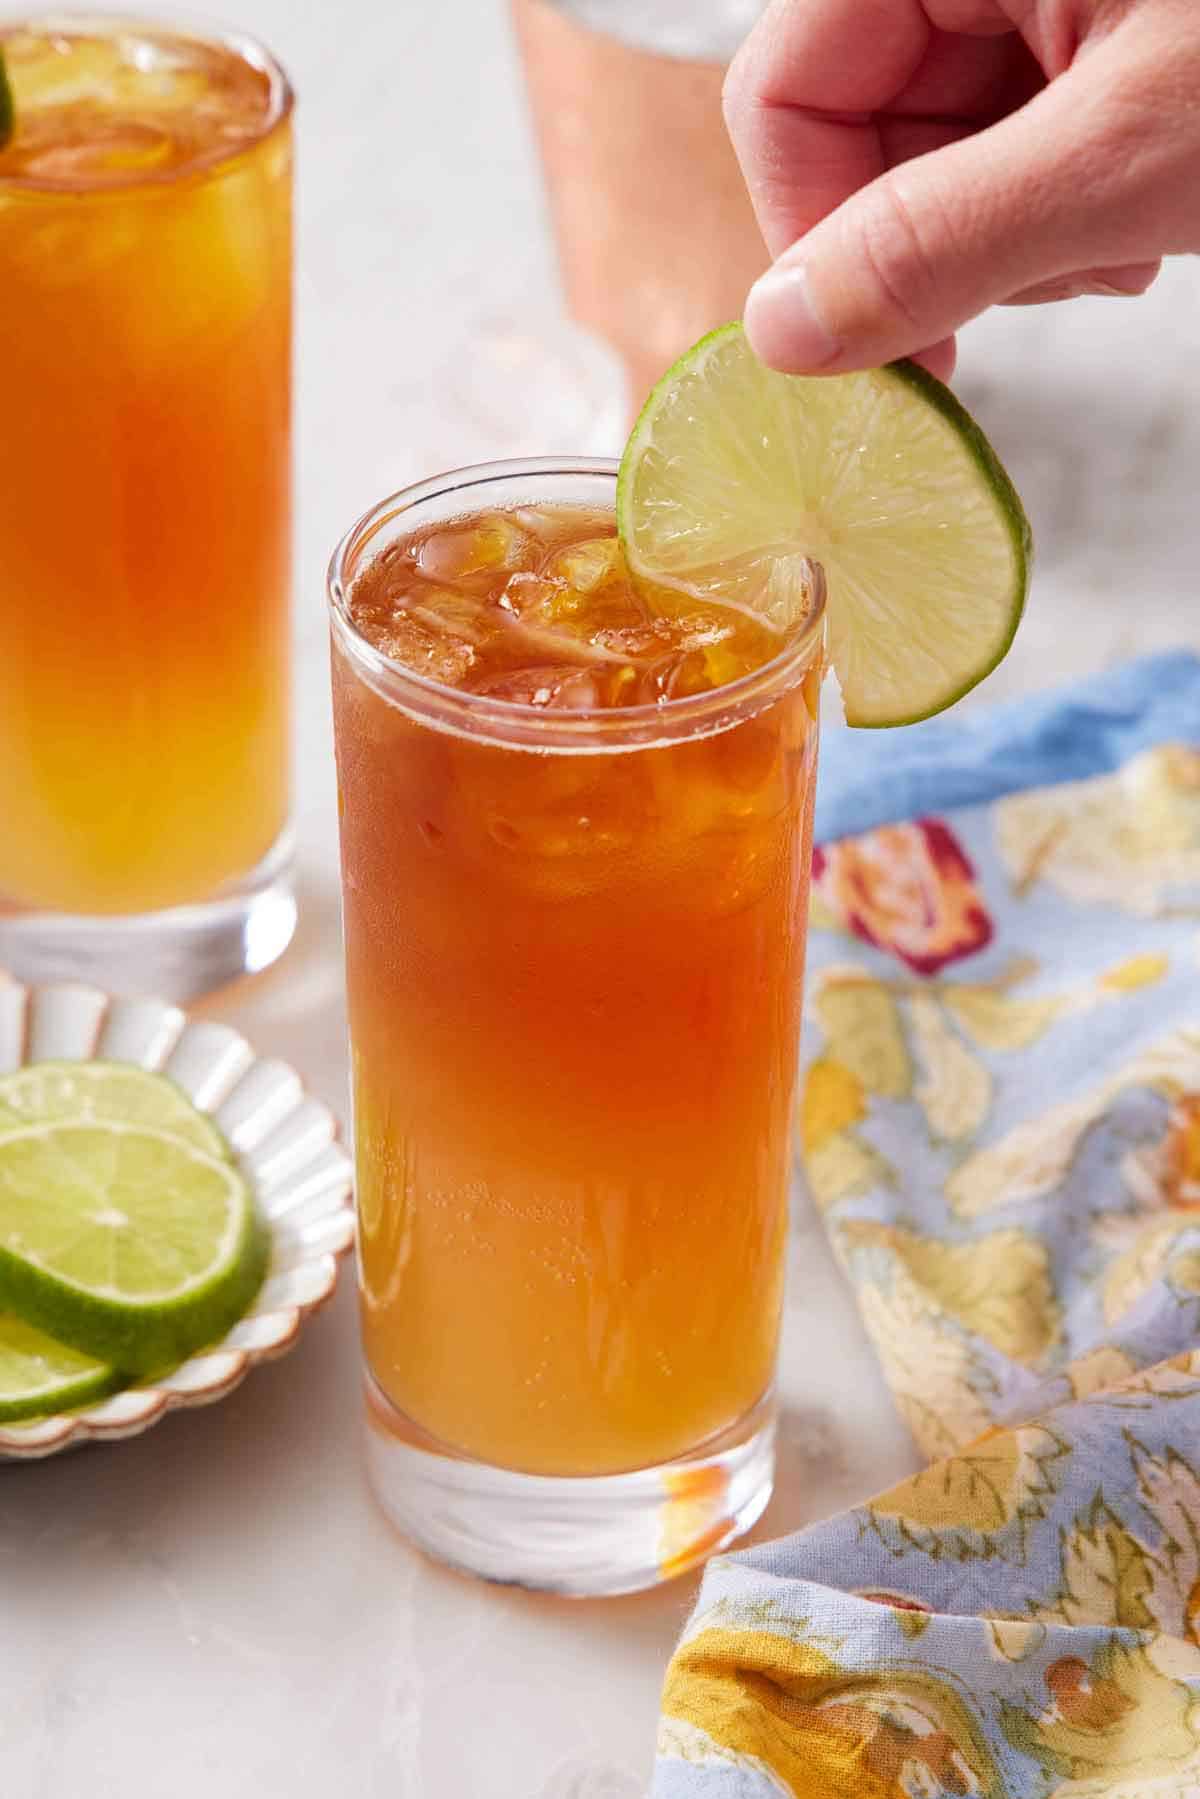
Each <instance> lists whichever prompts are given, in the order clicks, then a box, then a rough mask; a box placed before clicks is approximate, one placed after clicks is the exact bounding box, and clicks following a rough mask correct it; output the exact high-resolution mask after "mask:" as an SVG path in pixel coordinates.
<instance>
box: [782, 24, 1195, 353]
mask: <svg viewBox="0 0 1200 1799" xmlns="http://www.w3.org/2000/svg"><path fill="white" fill-rule="evenodd" d="M1107 60H1108V59H1107V58H1106V57H1103V56H1102V55H1100V54H1098V53H1095V52H1093V54H1092V55H1090V56H1088V57H1086V58H1083V59H1081V60H1079V61H1077V62H1076V63H1075V64H1073V65H1072V67H1071V69H1069V70H1068V71H1067V72H1066V73H1065V74H1063V75H1062V76H1060V77H1059V78H1058V79H1057V80H1055V81H1053V82H1052V83H1050V85H1049V86H1048V87H1046V88H1045V89H1043V91H1042V92H1041V93H1040V94H1039V95H1038V96H1037V97H1036V98H1035V99H1033V100H1031V101H1030V102H1029V103H1028V104H1027V105H1025V106H1024V107H1022V108H1021V109H1020V110H1019V111H1018V112H1015V113H1013V114H1011V115H1010V116H1009V117H1008V118H1007V119H1005V120H1003V121H1002V122H1001V123H1000V124H997V125H993V126H991V127H989V128H988V129H987V130H984V131H980V132H978V133H976V134H974V135H973V136H970V137H965V138H962V139H960V140H959V141H958V142H956V143H954V144H951V145H948V146H946V147H945V148H943V149H938V150H934V151H931V152H929V153H928V154H927V155H924V156H920V157H916V158H914V159H913V160H912V161H910V162H906V163H901V164H900V165H899V166H897V167H896V168H894V169H892V170H890V171H889V172H888V173H887V174H886V175H883V176H881V177H880V178H879V179H878V180H876V181H873V182H871V183H870V184H869V185H868V186H867V187H864V188H862V189H861V190H860V191H859V192H858V193H856V194H854V195H852V196H851V198H850V199H848V200H846V201H845V202H844V203H843V204H842V205H841V206H839V207H838V208H837V209H836V210H835V211H834V212H832V213H831V214H829V216H828V217H827V218H825V219H823V220H822V221H821V222H820V223H819V224H818V225H816V226H814V228H813V229H812V230H811V231H809V232H806V233H805V235H804V236H803V237H802V238H800V239H799V240H798V241H797V242H796V243H795V244H793V245H792V246H791V247H790V249H788V250H786V251H785V252H784V254H783V255H782V256H781V257H780V258H779V260H778V262H776V263H775V264H774V266H773V267H772V268H771V269H769V270H768V271H767V273H766V274H765V275H763V276H762V277H761V278H760V279H759V281H758V282H757V283H756V284H755V286H754V287H753V288H752V289H751V292H750V297H749V299H748V301H747V304H746V330H747V334H748V336H749V338H750V341H751V343H752V345H753V346H754V349H755V350H756V351H757V353H758V354H759V355H760V356H761V357H762V359H763V360H764V361H765V362H767V363H769V364H771V365H772V366H773V367H776V368H780V369H784V370H787V371H788V372H791V373H795V374H800V373H808V372H815V371H818V370H819V371H821V372H830V373H834V372H837V371H839V370H846V369H853V368H870V367H875V366H878V365H879V364H881V363H884V362H889V361H891V360H892V359H893V358H895V357H897V356H910V355H912V354H914V353H915V352H917V351H919V350H922V349H924V348H925V347H926V346H927V345H929V344H936V343H938V342H939V340H941V339H943V338H947V337H949V336H951V334H952V333H953V332H954V331H956V330H957V329H958V327H959V326H960V325H963V324H965V323H966V321H967V320H968V319H971V318H974V317H975V315H976V314H977V313H980V312H982V311H984V310H985V308H986V307H988V306H991V305H993V304H995V303H996V302H998V301H1003V300H1007V299H1010V298H1012V297H1014V296H1016V295H1024V294H1025V293H1026V292H1027V290H1029V289H1034V290H1036V289H1038V288H1040V287H1042V286H1043V285H1044V284H1053V283H1058V284H1059V285H1060V287H1061V285H1062V281H1063V278H1064V277H1069V276H1071V275H1072V274H1074V273H1076V272H1078V271H1080V270H1085V269H1087V270H1091V269H1103V268H1106V267H1116V266H1118V265H1129V264H1137V263H1148V264H1152V263H1153V261H1154V259H1155V258H1156V257H1157V255H1158V254H1159V253H1160V252H1161V251H1162V250H1163V249H1164V248H1166V247H1167V245H1166V244H1165V243H1161V242H1160V243H1158V244H1157V245H1156V244H1154V243H1153V242H1151V241H1150V240H1151V239H1152V238H1153V236H1154V231H1155V223H1156V221H1155V216H1154V215H1155V214H1156V213H1161V210H1162V208H1161V203H1159V204H1155V203H1153V200H1152V198H1151V196H1150V195H1145V196H1142V195H1139V193H1138V191H1137V190H1138V188H1140V187H1142V186H1144V185H1147V183H1148V182H1149V181H1150V180H1151V178H1152V177H1151V174H1150V172H1149V171H1147V168H1146V165H1147V162H1149V163H1151V164H1158V167H1157V171H1156V174H1157V180H1158V181H1159V182H1160V183H1161V181H1162V179H1163V175H1164V171H1163V168H1162V166H1161V159H1160V158H1157V157H1151V158H1149V159H1147V158H1146V157H1145V155H1144V153H1143V155H1142V156H1140V157H1135V156H1131V155H1130V154H1129V151H1130V148H1131V139H1132V138H1134V137H1135V136H1136V139H1137V141H1138V144H1139V148H1143V147H1144V145H1145V139H1146V135H1147V134H1149V135H1151V136H1154V135H1156V134H1157V132H1156V121H1155V119H1154V113H1153V107H1152V102H1151V103H1150V104H1149V105H1148V106H1147V108H1146V110H1143V106H1142V105H1138V106H1131V105H1130V104H1129V100H1130V96H1129V94H1128V93H1127V92H1124V91H1122V92H1121V93H1120V94H1119V99H1120V102H1121V103H1120V104H1118V103H1117V102H1118V94H1117V93H1116V92H1114V86H1115V83H1114V82H1112V81H1106V79H1105V71H1104V70H1103V69H1102V68H1101V67H1099V66H1098V65H1099V64H1101V63H1103V62H1106V61H1107ZM1174 142H1175V145H1176V147H1177V160H1178V165H1180V166H1182V165H1184V164H1185V162H1186V152H1185V149H1184V146H1183V144H1182V143H1181V142H1180V135H1179V134H1176V135H1175V137H1174ZM1191 153H1192V154H1194V146H1193V147H1192V151H1191ZM1170 160H1171V161H1173V162H1174V161H1176V155H1175V154H1172V155H1171V158H1170ZM1131 171H1137V172H1138V173H1134V174H1131ZM1160 191H1161V190H1160ZM1143 200H1145V201H1146V203H1145V204H1143ZM1162 222H1163V221H1161V220H1158V221H1157V223H1158V224H1160V225H1161V224H1162ZM1168 235H1169V233H1168ZM1152 273H1153V270H1152V268H1151V269H1148V270H1147V272H1146V280H1144V281H1142V283H1141V285H1142V286H1145V285H1146V284H1147V282H1148V280H1149V278H1150V277H1151V275H1152Z"/></svg>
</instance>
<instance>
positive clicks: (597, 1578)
mask: <svg viewBox="0 0 1200 1799" xmlns="http://www.w3.org/2000/svg"><path fill="white" fill-rule="evenodd" d="M366 1401H367V1469H368V1474H369V1477H370V1481H371V1485H372V1488H373V1489H374V1492H375V1496H376V1498H377V1499H378V1500H379V1503H380V1505H381V1506H382V1508H383V1510H384V1512H385V1513H386V1514H387V1516H388V1518H389V1519H390V1521H391V1522H392V1523H393V1524H394V1525H396V1527H397V1528H398V1529H399V1530H401V1531H402V1532H403V1533H404V1535H405V1536H406V1537H409V1538H410V1539H411V1540H412V1541H413V1542H414V1543H416V1544H417V1545H418V1547H419V1548H421V1549H424V1550H427V1551H428V1553H429V1554H430V1555H434V1556H436V1557H437V1558H438V1560H439V1561H443V1562H447V1563H449V1565H450V1566H451V1567H452V1568H457V1569H459V1570H460V1572H462V1573H465V1574H475V1575H478V1576H480V1577H481V1578H482V1579H483V1580H492V1581H499V1582H503V1583H505V1584H507V1585H510V1586H520V1587H533V1588H536V1589H538V1590H540V1591H542V1592H547V1593H560V1594H563V1595H565V1596H567V1597H569V1598H585V1597H597V1596H600V1595H603V1594H610V1595H611V1594H615V1593H634V1592H637V1591H639V1590H640V1589H641V1588H643V1587H653V1586H657V1585H658V1583H659V1582H660V1581H664V1580H673V1579H674V1578H675V1576H676V1575H677V1574H683V1573H685V1572H686V1571H687V1570H688V1569H689V1568H693V1567H695V1566H696V1564H697V1563H698V1562H702V1561H704V1560H705V1559H706V1558H707V1557H708V1556H710V1555H713V1554H714V1553H715V1552H716V1551H717V1550H719V1549H724V1548H725V1547H726V1546H727V1545H728V1544H729V1543H731V1542H732V1541H733V1540H734V1538H735V1537H739V1536H741V1534H742V1533H743V1531H746V1530H749V1528H750V1526H751V1525H752V1524H753V1523H754V1522H755V1521H756V1520H757V1518H758V1517H759V1516H760V1515H761V1513H762V1511H763V1508H764V1507H765V1505H766V1503H767V1501H768V1499H769V1498H770V1497H771V1486H772V1481H773V1479H774V1472H775V1402H774V1396H773V1395H772V1394H767V1395H766V1396H765V1397H764V1398H763V1399H761V1400H760V1401H759V1403H758V1404H757V1405H756V1406H755V1407H754V1408H753V1409H752V1410H751V1411H749V1412H747V1413H746V1414H745V1416H744V1417H742V1418H740V1419H739V1420H738V1422H737V1423H736V1424H735V1425H731V1426H730V1428H729V1429H728V1430H726V1431H723V1432H722V1433H721V1435H720V1436H719V1437H712V1438H710V1439H709V1441H708V1442H707V1443H705V1444H703V1445H702V1446H701V1448H699V1449H698V1450H696V1451H695V1452H694V1453H693V1454H692V1455H690V1456H686V1457H684V1458H682V1459H681V1460H679V1461H675V1462H666V1463H663V1464H662V1465H661V1466H659V1467H655V1468H638V1469H635V1470H634V1471H633V1472H631V1473H629V1474H604V1475H593V1476H584V1475H579V1476H549V1475H543V1474H516V1473H513V1472H512V1471H511V1470H510V1469H506V1468H492V1467H489V1466H488V1464H487V1463H485V1462H476V1461H472V1460H471V1459H470V1458H469V1457H467V1456H463V1455H460V1454H458V1453H457V1452H456V1451H455V1450H452V1449H448V1448H447V1447H446V1446H445V1445H444V1444H442V1443H439V1442H437V1440H436V1439H435V1438H433V1437H430V1436H428V1435H427V1434H426V1433H425V1432H424V1431H422V1430H421V1429H420V1428H419V1427H418V1426H417V1425H415V1424H413V1423H412V1421H411V1419H408V1418H406V1417H405V1416H404V1414H403V1413H402V1412H399V1411H397V1410H396V1408H395V1406H393V1405H392V1403H391V1401H390V1400H388V1399H387V1398H386V1397H385V1396H384V1394H383V1393H382V1392H381V1390H380V1388H379V1387H378V1385H377V1384H376V1382H375V1381H374V1380H373V1379H372V1378H371V1376H370V1375H369V1374H368V1375H367V1377H366Z"/></svg>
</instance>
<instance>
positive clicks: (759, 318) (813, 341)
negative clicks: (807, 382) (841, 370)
mask: <svg viewBox="0 0 1200 1799" xmlns="http://www.w3.org/2000/svg"><path fill="white" fill-rule="evenodd" d="M745 326H746V336H747V337H748V338H749V339H750V347H751V349H752V350H753V351H754V353H755V355H756V356H757V357H759V359H760V360H761V361H763V362H765V363H766V364H767V366H768V367H769V368H773V369H779V370H780V371H781V372H782V373H783V374H785V375H812V374H817V373H819V372H820V371H821V370H822V369H825V368H828V366H829V365H830V364H831V363H832V362H834V361H835V360H836V358H837V356H838V354H839V352H840V350H841V345H840V344H839V343H838V341H837V339H836V338H835V337H834V336H833V334H832V333H831V332H830V331H829V330H828V328H827V327H826V325H825V322H824V320H823V319H822V318H821V317H820V315H819V313H818V312H817V310H816V307H815V306H814V304H813V298H812V291H811V288H810V285H809V280H808V271H807V269H806V268H805V267H804V264H803V263H790V264H788V263H776V264H775V266H774V268H770V269H768V270H767V272H766V274H765V275H762V276H760V277H759V279H758V280H757V281H756V282H755V283H754V286H753V287H752V288H751V289H750V293H749V295H748V296H747V299H746V310H745Z"/></svg>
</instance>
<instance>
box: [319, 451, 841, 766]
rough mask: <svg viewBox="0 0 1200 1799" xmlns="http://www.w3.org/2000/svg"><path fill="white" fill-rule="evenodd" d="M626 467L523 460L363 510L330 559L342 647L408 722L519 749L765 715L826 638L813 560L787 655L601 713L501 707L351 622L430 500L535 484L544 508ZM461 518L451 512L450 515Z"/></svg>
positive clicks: (648, 739) (643, 742)
mask: <svg viewBox="0 0 1200 1799" xmlns="http://www.w3.org/2000/svg"><path fill="white" fill-rule="evenodd" d="M619 468H620V463H619V462H618V461H617V460H616V458H614V457H607V456H538V457H515V458H512V459H508V460H505V461H496V462H479V463H470V464H467V465H466V466H465V467H463V468H457V469H448V470H447V471H446V472H445V473H444V474H440V475H433V476H431V477H429V478H428V479H426V480H424V481H418V482H414V483H412V484H411V485H409V486H407V487H402V488H400V489H398V490H397V492H395V493H393V494H389V495H388V497H387V498H386V499H384V500H380V501H379V502H378V504H377V505H375V506H372V507H371V508H370V510H369V511H367V512H365V513H363V515H362V516H361V518H359V519H358V520H357V521H356V522H355V523H354V524H353V525H352V526H351V527H350V529H349V531H347V532H346V534H345V536H344V537H343V538H342V539H341V541H340V543H339V544H338V545H337V547H336V549H335V550H334V552H333V555H332V556H331V558H330V561H329V567H328V571H327V580H326V596H327V600H328V605H329V617H330V626H331V631H332V635H333V638H334V642H335V643H336V644H337V645H338V647H339V648H341V649H342V650H343V651H344V652H345V654H346V655H347V657H348V658H349V660H350V661H351V662H352V664H353V665H354V667H355V669H356V671H357V672H358V674H359V675H360V676H361V677H362V678H363V679H365V680H366V681H367V683H368V685H369V686H371V687H372V688H374V690H375V691H376V692H377V693H379V694H380V695H381V697H382V698H384V699H385V700H388V701H390V702H391V703H392V704H394V705H396V706H397V707H398V708H399V710H401V711H402V712H404V713H406V714H407V715H408V716H409V717H412V718H416V719H418V720H419V721H420V722H421V723H422V724H427V725H431V726H433V727H434V728H435V729H440V730H443V731H449V732H452V733H453V734H455V735H458V736H465V737H470V738H473V739H476V740H478V741H481V742H491V743H496V744H501V745H505V746H508V747H511V748H520V749H542V750H551V749H553V750H559V751H562V750H570V751H574V752H576V753H581V752H592V753H595V752H599V751H607V752H612V751H615V750H621V749H647V748H653V747H654V746H656V745H659V744H667V743H675V742H679V741H680V740H681V739H684V738H690V737H702V736H704V737H707V736H715V735H716V734H717V733H718V732H720V731H726V730H729V729H730V728H731V727H732V726H734V725H736V724H740V723H741V722H742V721H743V720H744V719H746V718H750V717H752V716H753V715H754V714H755V713H757V712H761V711H762V710H763V708H764V707H765V706H767V705H769V704H770V703H771V702H772V701H773V700H775V699H777V698H778V697H779V695H780V694H782V693H784V692H786V691H787V690H788V689H789V688H791V687H793V686H795V685H796V683H797V682H798V681H799V680H801V679H802V678H803V676H804V674H805V673H807V671H808V669H809V667H810V666H811V664H812V662H813V660H814V657H815V656H816V655H817V653H818V652H819V650H820V647H821V645H822V643H823V641H824V629H825V584H824V573H823V571H822V570H821V568H820V565H819V564H818V563H816V562H814V563H813V565H812V566H813V570H814V576H815V579H814V604H813V612H812V617H811V618H810V619H809V620H808V621H807V623H806V624H805V626H804V629H803V630H802V631H800V632H799V633H798V634H797V636H796V637H795V638H794V639H792V641H791V642H789V643H787V644H786V645H785V646H784V647H783V649H781V650H780V651H779V653H778V655H776V656H773V657H772V658H771V659H770V661H769V662H764V663H763V664H762V665H761V666H760V667H759V668H756V669H752V670H751V671H750V673H749V674H746V675H740V676H739V677H738V679H737V680H736V681H730V682H728V683H727V684H726V685H725V686H723V687H714V688H711V689H709V690H708V691H707V692H704V693H698V694H688V695H687V696H685V697H684V698H682V699H670V700H662V701H655V700H650V701H643V702H641V703H640V704H638V705H636V706H610V707H605V708H597V709H596V710H595V711H592V712H584V711H579V712H569V711H563V712H549V711H546V710H544V709H543V708H541V707H537V706H532V705H530V704H529V703H528V702H526V701H521V700H501V699H496V698H494V697H493V696H492V695H490V694H480V693H469V692H465V691H464V690H463V689H461V688H457V687H450V686H447V685H446V684H445V683H443V682H441V681H434V680H432V679H431V678H430V677H429V676H428V675H422V674H418V673H417V671H416V670H415V669H411V668H408V667H406V666H405V664H404V663H402V662H400V661H398V660H397V659H396V658H395V657H392V656H388V655H386V654H385V653H384V652H383V651H382V650H379V649H376V647H375V646H374V644H372V643H371V642H370V641H369V640H368V639H367V638H366V637H364V636H363V635H362V633H361V632H360V631H359V629H358V627H357V626H356V625H355V623H354V621H353V619H352V617H351V615H350V590H351V587H352V585H353V579H354V576H355V575H356V574H357V573H358V568H357V567H356V566H355V563H356V559H357V558H359V557H360V556H361V555H362V553H363V551H364V550H365V549H366V548H367V546H368V545H369V544H370V543H371V542H372V540H373V539H374V538H376V537H377V536H378V535H379V534H380V532H382V531H384V530H385V529H386V527H387V526H388V525H390V524H391V523H392V522H393V520H395V519H397V518H398V517H400V516H401V515H402V514H403V513H405V512H408V511H411V510H412V509H414V508H415V507H419V506H421V505H422V504H423V503H425V502H428V501H436V500H439V499H442V498H443V497H449V496H451V495H459V494H464V493H467V492H469V491H471V490H473V489H481V488H486V487H487V486H488V485H489V484H491V483H494V482H514V481H519V480H522V479H527V480H528V481H529V482H530V484H531V487H532V488H533V490H534V491H533V492H532V493H531V495H530V499H529V501H528V503H529V504H531V505H536V504H537V503H538V502H539V498H540V500H541V502H543V503H544V502H545V500H546V495H545V493H544V492H541V493H540V495H539V494H538V490H537V484H538V483H539V482H544V481H546V480H547V479H548V478H553V477H555V476H572V475H574V476H581V477H587V476H593V477H596V478H599V479H601V480H604V479H607V480H610V481H611V482H612V483H613V485H614V487H615V483H616V478H617V473H618V470H619ZM450 516H452V515H450Z"/></svg>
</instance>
